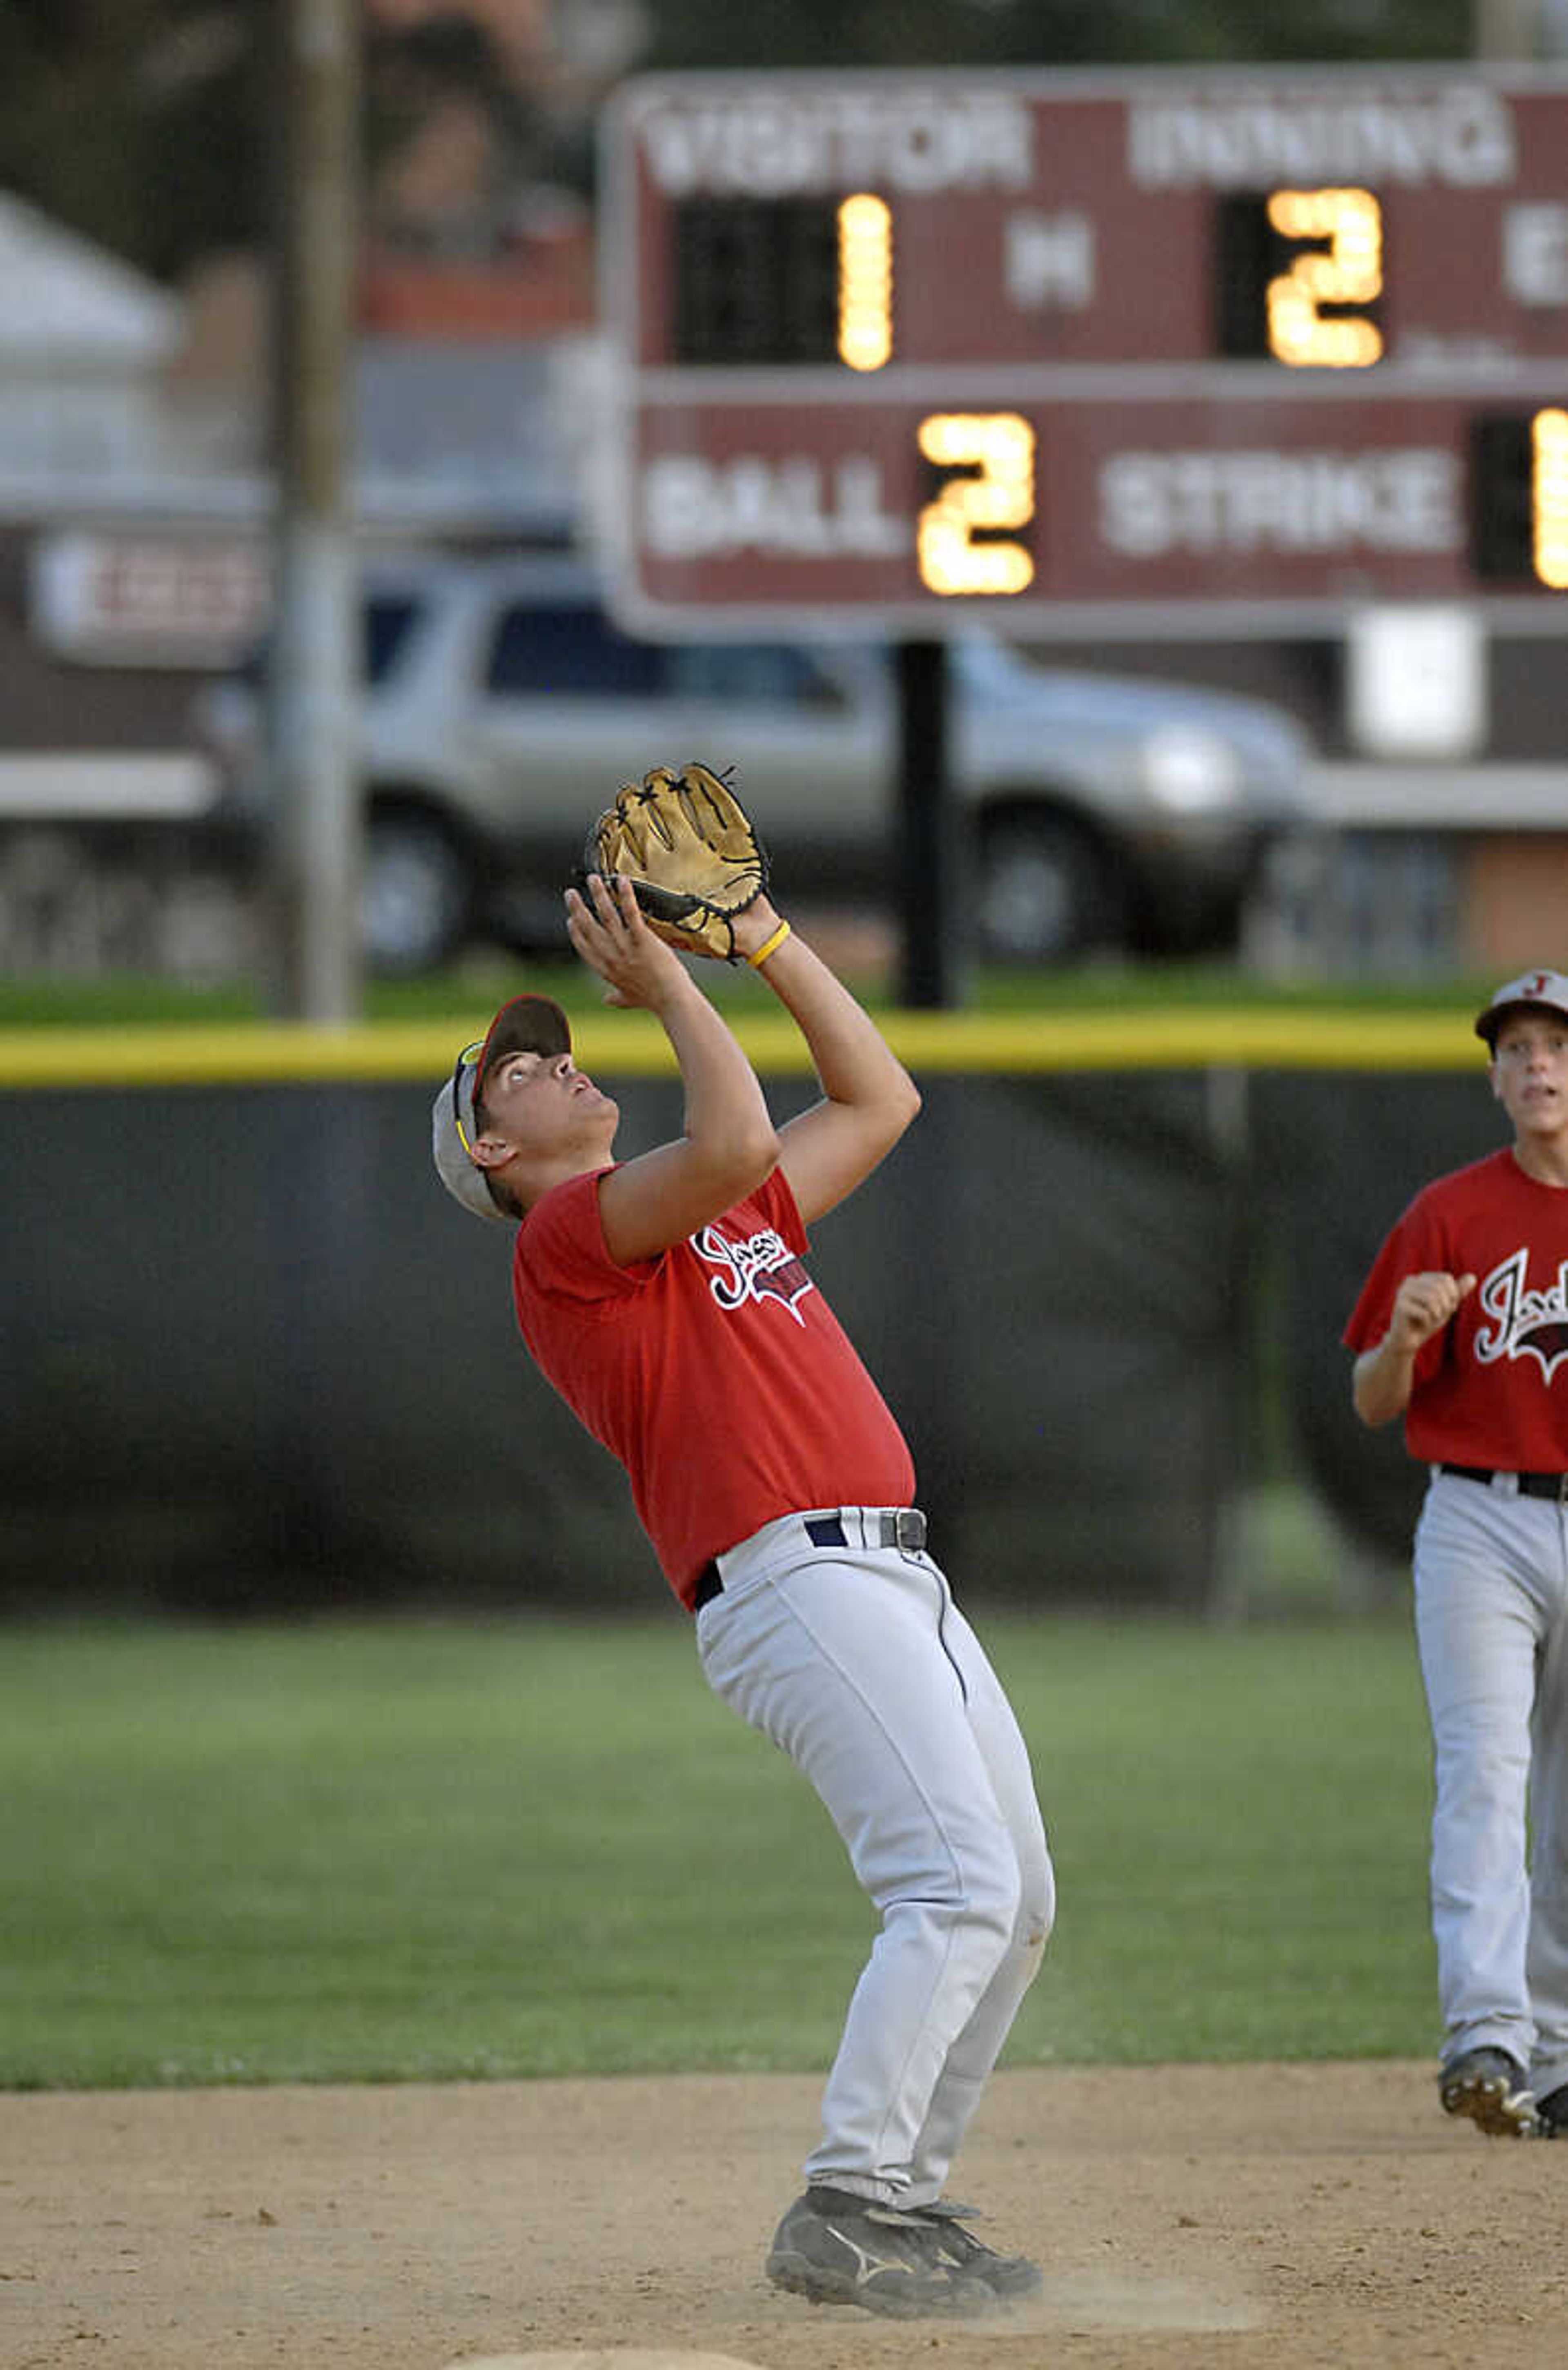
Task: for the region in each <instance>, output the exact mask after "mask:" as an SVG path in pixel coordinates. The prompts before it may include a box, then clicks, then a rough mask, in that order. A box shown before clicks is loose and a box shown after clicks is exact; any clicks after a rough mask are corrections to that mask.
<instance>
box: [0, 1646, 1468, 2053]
mask: <svg viewBox="0 0 1568 2370" xmlns="http://www.w3.org/2000/svg"><path fill="white" fill-rule="evenodd" d="M981 1627H982V1628H983V1630H984V1633H985V1634H986V1639H987V1641H988V1643H989V1645H990V1647H991V1650H992V1653H993V1656H994V1658H995V1660H996V1661H997V1665H998V1667H999V1668H1000V1670H1001V1671H1002V1673H1003V1674H1004V1676H1005V1677H1006V1679H1007V1681H1008V1683H1009V1687H1010V1689H1011V1691H1012V1694H1013V1697H1014V1700H1015V1702H1016V1704H1017V1706H1018V1708H1019V1711H1020V1717H1021V1719H1022V1720H1023V1723H1024V1726H1025V1729H1026V1731H1027V1732H1028V1734H1029V1737H1030V1740H1031V1743H1032V1750H1033V1753H1034V1757H1035V1766H1036V1772H1037V1777H1038V1779H1039V1786H1040V1792H1041V1796H1042V1800H1043V1804H1044V1807H1045V1812H1046V1816H1047V1822H1048V1824H1049V1825H1050V1828H1051V1833H1052V1841H1053V1847H1054V1850H1055V1858H1056V1863H1057V1870H1058V1877H1059V1881H1060V1887H1061V1914H1060V1918H1059V1922H1058V1928H1057V1934H1056V1938H1055V1940H1054V1942H1053V1945H1052V1948H1051V1950H1050V1952H1049V1954H1048V1956H1047V1961H1046V1967H1045V1972H1044V1973H1043V1976H1042V1977H1041V1980H1040V1982H1039V1984H1038V1985H1036V1987H1035V1989H1034V1991H1033V1993H1032V1995H1031V1997H1030V1999H1029V2000H1028V2002H1026V2004H1025V2007H1024V2010H1023V2013H1022V2015H1021V2017H1020V2021H1019V2025H1018V2027H1017V2029H1016V2031H1015V2034H1014V2037H1013V2041H1012V2043H1011V2045H1010V2049H1009V2057H1010V2059H1011V2061H1012V2062H1015V2063H1018V2062H1034V2063H1063V2064H1069V2063H1077V2064H1083V2063H1089V2062H1094V2061H1099V2062H1116V2063H1123V2064H1138V2063H1145V2064H1150V2063H1158V2062H1161V2061H1168V2060H1183V2059H1249V2058H1262V2057H1275V2056H1278V2057H1287V2058H1312V2057H1326V2056H1336V2057H1337V2056H1348V2057H1355V2056H1366V2055H1389V2054H1393V2055H1405V2054H1423V2053H1425V2052H1426V2051H1428V2050H1429V2049H1430V2048H1431V2047H1432V2045H1433V2042H1434V2039H1435V2033H1434V2016H1435V2011H1434V2005H1433V2000H1432V1997H1431V1990H1432V1977H1431V1964H1430V1944H1429V1941H1428V1938H1427V1929H1426V1910H1425V1899H1424V1867H1425V1851H1426V1844H1425V1825H1426V1818H1427V1805H1428V1756H1427V1744H1426V1733H1425V1725H1424V1714H1423V1709H1422V1705H1421V1699H1420V1693H1419V1686H1418V1681H1417V1676H1416V1672H1415V1667H1414V1654H1413V1648H1412V1644H1411V1641H1410V1639H1409V1636H1408V1634H1407V1630H1406V1628H1405V1626H1404V1624H1403V1623H1402V1621H1400V1620H1397V1619H1394V1618H1391V1617H1378V1618H1371V1619H1366V1620H1358V1621H1353V1622H1344V1623H1335V1624H1326V1625H1313V1624H1290V1625H1265V1626H1260V1627H1256V1628H1246V1629H1239V1628H1237V1629H1232V1628H1217V1627H1216V1628H1201V1627H1192V1626H1185V1625H1177V1624H1166V1623H1161V1622H1158V1621H1149V1622H1147V1623H1136V1624H1135V1623H1127V1624H1100V1623H1095V1622H1090V1621H1085V1620H1081V1619H1057V1618H1055V1617H1052V1616H1041V1617H1039V1618H1037V1619H1026V1618H1023V1617H1020V1616H1017V1615H1016V1614H1015V1615H1011V1616H1008V1617H1006V1618H1000V1619H994V1620H983V1621H982V1623H981ZM0 1800H3V1801H4V1804H5V1812H6V1815H5V1819H4V1822H3V1824H0V2087H6V2088H21V2087H37V2086H52V2085H67V2086H96V2085H103V2084H133V2085H145V2084H154V2083H171V2082H209V2081H271V2080H283V2079H304V2080H324V2079H405V2078H413V2077H421V2078H447V2077H490V2076H500V2075H517V2076H528V2075H547V2074H569V2073H570V2074H580V2073H595V2074H596V2073H605V2074H608V2073H617V2072H625V2071H630V2070H643V2071H661V2070H665V2069H674V2068H748V2069H750V2068H780V2069H812V2068H817V2067H821V2066H824V2065H825V2064H826V2062H827V2060H828V2058H829V2056H830V2055H831V2053H832V2049H833V2046H834V2043H835V2041H836V2034H837V2029H838V2023H839V2019H840V2017H841V2015H842V2012H843V2008H844V2005H845V2002H846V2000H847V1994H848V1988H849V1985H850V1984H851V1982H852V1980H853V1977H854V1974H855V1972H856V1970H857V1968H858V1966H859V1961H860V1958H861V1957H862V1955H863V1953H864V1950H865V1949H866V1948H867V1946H868V1943H869V1939H870V1931H871V1926H870V1911H869V1910H868V1909H867V1907H866V1905H865V1904H864V1902H863V1901H862V1899H861V1897H860V1895H859V1893H858V1891H857V1889H856V1887H855V1885H854V1883H853V1881H852V1880H851V1878H850V1877H849V1874H848V1872H847V1868H846V1867H845V1865H844V1863H843V1859H842V1856H841V1852H840V1848H839V1846H838V1843H837V1839H836V1836H835V1835H834V1834H833V1833H832V1830H831V1828H830V1827H829V1825H828V1824H827V1821H826V1818H825V1816H824V1813H823V1812H822V1811H821V1810H820V1808H819V1806H818V1805H817V1803H816V1801H815V1800H814V1798H813V1796H812V1795H811V1793H810V1791H809V1789H807V1788H806V1786H805V1785H804V1783H803V1781H802V1780H801V1779H800V1778H799V1777H797V1776H796V1775H795V1773H794V1772H793V1771H792V1770H791V1769H790V1766H789V1765H788V1764H787V1763H786V1762H785V1761H784V1760H783V1758H782V1757H781V1756H780V1755H779V1754H777V1753H775V1752H774V1751H773V1750H772V1749H771V1748H770V1747H768V1746H767V1745H766V1744H765V1743H762V1742H761V1741H760V1740H759V1739H758V1738H756V1737H755V1736H754V1735H752V1734H751V1733H750V1732H749V1731H747V1730H745V1729H744V1727H743V1726H742V1725H741V1723H740V1722H739V1721H737V1720H735V1719H734V1718H733V1716H732V1714H730V1713H729V1712H727V1711H725V1710H724V1709H723V1708H721V1706H719V1705H718V1704H717V1703H716V1702H715V1701H714V1700H713V1698H712V1697H709V1694H708V1692H707V1690H706V1688H705V1686H704V1685H703V1683H702V1680H701V1677H700V1674H699V1673H698V1668H697V1664H696V1659H695V1655H694V1651H693V1646H692V1640H691V1637H690V1632H689V1628H688V1627H687V1625H686V1622H685V1620H684V1619H683V1618H682V1617H681V1616H679V1615H678V1614H676V1613H675V1612H674V1609H673V1608H672V1610H671V1612H670V1614H669V1615H668V1616H664V1617H653V1618H650V1619H647V1620H640V1621H636V1622H624V1623H605V1624H604V1625H601V1626H598V1627H594V1628H589V1627H587V1626H578V1625H571V1624H559V1623H545V1622H540V1621H518V1622H516V1623H514V1624H513V1623H497V1624H472V1625H465V1624H457V1623H450V1624H447V1623H427V1622H409V1623H391V1624H374V1623H365V1624H353V1625H332V1626H325V1625H324V1626H304V1627H300V1628H254V1629H233V1630H229V1629H211V1630H203V1629H195V1628H172V1629H171V1628H157V1627H146V1628H139V1627H127V1628H112V1629H110V1628H105V1629H98V1628H87V1629H75V1628H38V1629H26V1628H21V1629H13V1630H10V1631H8V1632H6V1634H5V1639H4V1653H3V1655H0Z"/></svg>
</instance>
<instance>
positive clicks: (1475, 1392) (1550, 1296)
mask: <svg viewBox="0 0 1568 2370" xmlns="http://www.w3.org/2000/svg"><path fill="white" fill-rule="evenodd" d="M1434 1270H1440V1271H1443V1272H1444V1273H1446V1274H1448V1275H1472V1274H1473V1275H1474V1277H1475V1278H1476V1283H1475V1289H1474V1290H1473V1291H1472V1292H1470V1293H1468V1294H1466V1296H1465V1298H1464V1299H1463V1300H1461V1301H1460V1303H1459V1306H1458V1308H1457V1310H1456V1311H1455V1313H1454V1315H1453V1317H1451V1318H1450V1319H1449V1321H1448V1323H1447V1325H1446V1326H1444V1327H1443V1328H1442V1329H1441V1330H1440V1331H1438V1332H1437V1333H1435V1334H1434V1335H1433V1337H1432V1339H1431V1340H1429V1341H1425V1342H1424V1343H1423V1344H1422V1347H1421V1349H1420V1350H1419V1351H1418V1352H1417V1353H1416V1360H1415V1371H1414V1380H1413V1383H1412V1389H1411V1395H1410V1405H1409V1407H1408V1408H1407V1409H1406V1410H1405V1444H1406V1446H1407V1447H1408V1448H1409V1450H1410V1453H1411V1455H1412V1456H1418V1457H1420V1458H1421V1459H1422V1460H1423V1462H1424V1463H1426V1464H1430V1465H1477V1466H1491V1467H1493V1468H1497V1467H1502V1468H1504V1469H1505V1470H1506V1471H1510V1472H1519V1473H1561V1472H1564V1471H1568V1189H1562V1188H1559V1187H1556V1186H1552V1185H1542V1184H1539V1183H1538V1182H1537V1180H1536V1179H1534V1178H1533V1177H1527V1176H1526V1174H1525V1172H1524V1170H1523V1169H1522V1168H1520V1167H1519V1164H1518V1162H1517V1161H1516V1159H1515V1157H1514V1155H1513V1152H1512V1151H1511V1150H1505V1151H1502V1152H1494V1153H1493V1154H1492V1155H1491V1156H1490V1157H1489V1158H1487V1159H1485V1160H1478V1161H1476V1162H1474V1163H1473V1164H1472V1165H1471V1167H1470V1168H1459V1169H1456V1170H1455V1171H1454V1172H1453V1173H1452V1175H1450V1176H1447V1177H1439V1178H1438V1179H1436V1181H1435V1183H1434V1184H1431V1185H1428V1186H1427V1187H1426V1188H1425V1190H1424V1191H1423V1192H1421V1193H1418V1194H1417V1195H1416V1197H1415V1200H1414V1201H1413V1202H1412V1203H1411V1205H1410V1207H1409V1209H1408V1210H1407V1211H1406V1212H1405V1214H1404V1215H1403V1217H1402V1218H1401V1220H1400V1222H1399V1224H1398V1225H1396V1226H1395V1228H1394V1229H1393V1232H1392V1233H1391V1234H1390V1235H1389V1238H1388V1240H1387V1241H1386V1242H1385V1243H1384V1245H1383V1248H1382V1249H1381V1250H1380V1251H1379V1252H1378V1258H1377V1261H1376V1263H1375V1265H1374V1266H1373V1269H1372V1272H1371V1274H1370V1275H1369V1276H1368V1277H1367V1279H1366V1283H1365V1284H1364V1285H1363V1287H1362V1292H1361V1297H1360V1299H1359V1300H1358V1301H1357V1302H1356V1304H1355V1309H1354V1311H1353V1312H1352V1315H1351V1319H1350V1322H1349V1324H1348V1325H1347V1326H1346V1327H1345V1330H1344V1339H1345V1340H1346V1341H1347V1342H1348V1343H1349V1345H1350V1347H1351V1348H1352V1349H1353V1350H1355V1352H1357V1353H1359V1352H1361V1351H1363V1350H1373V1349H1376V1347H1377V1345H1378V1342H1379V1341H1380V1340H1382V1338H1383V1336H1384V1334H1385V1333H1386V1332H1387V1331H1388V1329H1389V1317H1391V1315H1392V1314H1393V1306H1394V1294H1395V1292H1396V1291H1397V1290H1398V1288H1399V1286H1400V1284H1401V1282H1402V1281H1403V1279H1404V1278H1405V1277H1406V1276H1407V1275H1416V1274H1421V1273H1423V1272H1426V1271H1434Z"/></svg>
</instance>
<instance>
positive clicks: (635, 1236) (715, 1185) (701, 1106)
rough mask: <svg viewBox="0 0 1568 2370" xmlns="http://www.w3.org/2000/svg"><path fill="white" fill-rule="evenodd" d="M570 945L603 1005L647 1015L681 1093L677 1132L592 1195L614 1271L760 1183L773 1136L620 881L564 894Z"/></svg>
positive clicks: (593, 881) (739, 1069)
mask: <svg viewBox="0 0 1568 2370" xmlns="http://www.w3.org/2000/svg"><path fill="white" fill-rule="evenodd" d="M566 902H567V928H568V931H569V933H570V935H571V943H572V945H573V946H574V947H575V949H577V952H578V953H579V954H580V955H581V956H582V960H583V961H584V962H586V963H587V964H588V965H589V967H590V968H591V969H592V970H594V971H595V972H598V974H599V976H600V978H601V979H603V980H604V982H605V986H606V988H607V989H608V991H609V993H608V997H607V1001H608V1002H610V1003H612V1004H617V1005H622V1006H633V1007H642V1008H643V1009H645V1010H647V1011H650V1012H652V1013H653V1014H655V1015H656V1017H657V1018H658V1019H659V1021H660V1023H661V1025H662V1026H663V1030H664V1033H665V1035H666V1036H667V1037H668V1038H669V1041H670V1043H671V1045H672V1046H673V1047H674V1054H675V1060H676V1062H677V1064H679V1067H680V1073H681V1080H682V1083H683V1085H684V1087H685V1088H686V1126H685V1130H684V1133H682V1134H681V1135H679V1136H677V1137H676V1138H675V1139H674V1142H673V1143H669V1144H662V1145H658V1146H657V1147H656V1148H655V1149H654V1150H653V1151H651V1152H645V1153H642V1154H640V1156H638V1157H637V1158H636V1159H634V1160H628V1161H627V1162H626V1163H625V1164H624V1165H623V1166H622V1167H620V1168H616V1169H613V1170H612V1171H611V1172H610V1174H609V1175H608V1176H607V1177H605V1179H604V1181H603V1183H602V1184H601V1185H600V1188H599V1215H600V1223H601V1225H602V1226H603V1228H604V1235H605V1247H606V1248H607V1249H608V1251H609V1253H610V1256H611V1258H612V1259H615V1260H619V1261H620V1262H621V1264H622V1265H623V1266H626V1265H629V1264H630V1263H631V1262H632V1261H634V1260H640V1259H649V1258H651V1257H652V1255H653V1254H654V1253H655V1252H656V1251H661V1250H667V1249H668V1248H669V1247H670V1245H671V1244H672V1243H677V1242H680V1241H681V1240H683V1238H684V1237H686V1236H687V1235H690V1234H693V1233H695V1232H696V1231H697V1229H698V1227H700V1226H704V1225H708V1224H709V1221H710V1220H711V1219H714V1218H717V1217H719V1216H721V1214H722V1213H723V1212H724V1211H725V1210H728V1209H729V1208H731V1207H732V1204H733V1203H734V1202H738V1201H740V1200H741V1199H742V1198H743V1196H744V1195H745V1194H747V1193H750V1192H752V1191H755V1188H756V1187H757V1186H758V1185H760V1184H761V1183H762V1181H763V1179H764V1178H765V1177H767V1175H768V1173H769V1171H770V1170H771V1169H772V1168H773V1167H774V1165H775V1163H776V1162H777V1160H778V1136H777V1135H776V1134H775V1133H774V1129H773V1122H772V1121H771V1120H770V1119H769V1117H768V1113H767V1103H766V1102H765V1100H764V1099H763V1093H762V1088H761V1087H760V1086H759V1085H758V1084H757V1080H756V1076H755V1072H754V1071H753V1069H752V1066H751V1064H750V1063H749V1062H748V1061H747V1060H746V1057H745V1055H744V1053H743V1052H742V1051H741V1048H740V1046H739V1045H738V1044H737V1042H736V1041H735V1039H734V1037H733V1035H732V1033H731V1031H730V1030H729V1029H728V1028H727V1027H726V1025H725V1023H724V1022H723V1020H722V1019H721V1018H720V1016H719V1014H718V1013H717V1012H716V1011H715V1010H714V1008H713V1007H712V1006H711V1005H710V1004H709V1001H708V998H707V997H706V996H705V995H703V994H702V992H701V990H700V988H698V985H697V983H696V982H695V980H694V979H693V978H692V977H691V975H690V973H689V972H687V971H686V967H685V965H684V964H683V963H682V962H681V961H680V958H679V956H678V955H676V954H674V953H673V952H672V951H671V949H670V948H669V947H667V946H666V945H664V944H663V942H662V941H661V940H660V939H659V938H657V937H656V936H655V935H654V933H653V932H652V931H651V929H650V928H649V926H648V925H647V922H646V921H645V919H644V917H643V915H642V914H641V912H640V909H639V906H638V903H637V900H636V897H635V896H634V894H633V892H632V889H631V885H630V883H629V882H628V881H627V880H621V879H619V878H617V879H616V880H613V881H607V880H604V879H603V878H601V877H600V876H599V875H597V874H594V875H593V876H592V877H591V878H590V879H589V880H588V881H587V883H586V885H585V887H584V889H583V890H582V891H579V890H576V889H569V890H568V891H567V892H566Z"/></svg>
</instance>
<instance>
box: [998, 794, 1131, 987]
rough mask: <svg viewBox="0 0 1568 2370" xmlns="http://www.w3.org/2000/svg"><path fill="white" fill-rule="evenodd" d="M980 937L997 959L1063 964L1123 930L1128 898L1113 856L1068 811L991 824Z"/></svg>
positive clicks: (1106, 942)
mask: <svg viewBox="0 0 1568 2370" xmlns="http://www.w3.org/2000/svg"><path fill="white" fill-rule="evenodd" d="M978 876H979V877H978V882H977V887H978V892H979V900H978V909H977V920H978V934H979V942H980V952H981V954H982V955H983V956H984V957H985V958H986V960H987V961H991V962H1009V963H1051V962H1063V961H1066V959H1067V958H1068V957H1069V956H1072V955H1076V954H1081V953H1083V952H1084V951H1085V950H1086V949H1088V948H1090V947H1095V946H1106V945H1115V944H1118V943H1120V941H1121V939H1122V938H1123V937H1124V931H1125V926H1126V917H1125V911H1124V899H1123V897H1122V895H1121V892H1120V890H1119V888H1118V885H1117V882H1116V880H1115V876H1114V874H1113V871H1112V869H1111V865H1110V862H1109V859H1108V857H1106V855H1105V854H1104V852H1103V851H1102V850H1101V848H1100V847H1099V846H1097V845H1096V844H1095V842H1094V841H1093V840H1092V839H1091V838H1090V835H1089V834H1088V833H1087V832H1085V831H1083V830H1081V829H1080V828H1079V826H1078V824H1077V823H1073V822H1071V821H1070V820H1069V819H1068V818H1067V817H1066V816H1065V815H1055V814H1007V815H998V816H997V817H995V818H994V819H993V820H992V821H991V822H990V823H987V824H986V827H985V830H984V833H983V834H982V837H981V841H980V851H979V866H978Z"/></svg>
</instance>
